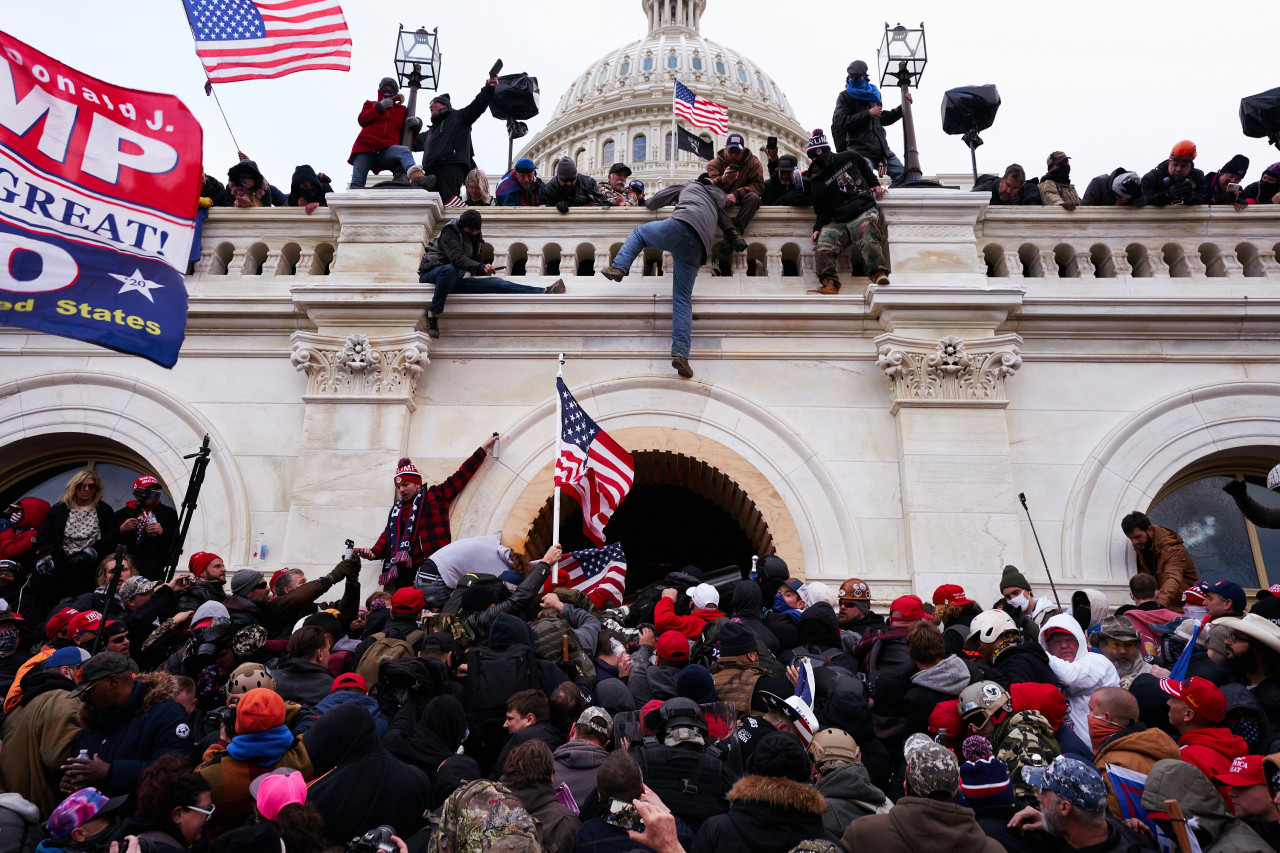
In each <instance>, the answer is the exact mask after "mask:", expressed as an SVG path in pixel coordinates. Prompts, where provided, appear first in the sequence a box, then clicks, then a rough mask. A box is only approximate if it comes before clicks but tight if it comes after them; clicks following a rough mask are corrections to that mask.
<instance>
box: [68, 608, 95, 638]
mask: <svg viewBox="0 0 1280 853" xmlns="http://www.w3.org/2000/svg"><path fill="white" fill-rule="evenodd" d="M101 623H102V614H101V613H99V612H98V611H96V610H86V611H84V612H83V613H77V614H76V615H75V617H74V618H72V620H71V622H70V623H68V625H67V636H68V637H70V638H71V639H73V640H74V639H75V638H76V637H78V636H80V635H81V634H83V633H85V632H86V631H96V630H98V626H99V625H100V624H101Z"/></svg>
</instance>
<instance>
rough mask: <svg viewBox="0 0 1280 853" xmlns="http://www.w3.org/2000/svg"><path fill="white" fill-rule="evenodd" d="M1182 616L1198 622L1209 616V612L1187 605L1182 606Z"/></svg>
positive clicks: (1197, 606) (1196, 606) (1193, 605)
mask: <svg viewBox="0 0 1280 853" xmlns="http://www.w3.org/2000/svg"><path fill="white" fill-rule="evenodd" d="M1182 615H1183V616H1189V617H1191V618H1192V619H1194V620H1196V621H1197V622H1199V621H1201V620H1202V619H1204V617H1206V616H1208V615H1209V611H1208V610H1205V609H1204V608H1203V607H1200V606H1199V605H1195V604H1187V605H1184V606H1183V608H1182Z"/></svg>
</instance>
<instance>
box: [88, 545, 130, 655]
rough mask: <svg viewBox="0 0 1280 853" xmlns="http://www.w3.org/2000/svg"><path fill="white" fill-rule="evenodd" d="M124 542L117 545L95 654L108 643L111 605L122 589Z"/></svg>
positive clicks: (95, 645) (96, 639) (94, 641)
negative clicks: (121, 575)
mask: <svg viewBox="0 0 1280 853" xmlns="http://www.w3.org/2000/svg"><path fill="white" fill-rule="evenodd" d="M124 552H125V548H124V543H123V542H121V543H120V544H119V545H117V546H116V564H115V566H114V567H112V569H111V579H110V580H109V581H108V582H107V594H106V597H105V598H104V599H103V602H102V621H101V622H100V623H99V625H98V636H96V637H94V639H93V652H92V653H93V654H95V655H96V654H97V653H98V652H100V651H102V650H103V649H104V648H106V645H107V622H108V621H110V619H111V605H112V604H113V603H114V602H115V600H116V592H117V590H119V589H120V570H121V569H122V568H123V566H124ZM122 615H123V614H122Z"/></svg>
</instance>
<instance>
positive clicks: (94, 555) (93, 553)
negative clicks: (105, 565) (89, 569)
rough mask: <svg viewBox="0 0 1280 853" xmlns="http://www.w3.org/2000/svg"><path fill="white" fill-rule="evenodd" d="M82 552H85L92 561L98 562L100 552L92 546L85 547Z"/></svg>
mask: <svg viewBox="0 0 1280 853" xmlns="http://www.w3.org/2000/svg"><path fill="white" fill-rule="evenodd" d="M80 553H81V554H84V555H85V557H87V558H88V559H89V561H90V562H93V563H96V562H98V552H97V551H95V550H93V549H92V548H85V549H84V550H83V551H81V552H80Z"/></svg>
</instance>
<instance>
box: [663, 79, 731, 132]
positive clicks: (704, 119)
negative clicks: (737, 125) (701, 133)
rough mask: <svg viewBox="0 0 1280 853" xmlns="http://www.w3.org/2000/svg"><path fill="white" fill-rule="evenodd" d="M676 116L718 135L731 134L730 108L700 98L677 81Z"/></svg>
mask: <svg viewBox="0 0 1280 853" xmlns="http://www.w3.org/2000/svg"><path fill="white" fill-rule="evenodd" d="M675 110H676V115H677V116H679V117H680V118H682V119H684V120H685V121H687V122H689V124H692V125H695V126H696V127H705V128H707V130H713V131H715V132H716V133H720V134H724V133H728V132H729V108H728V107H726V106H725V105H724V104H717V103H716V102H715V101H708V100H707V99H706V98H699V97H698V96H697V95H695V94H694V93H693V90H692V89H690V88H689V87H688V86H686V85H684V84H683V83H681V82H680V81H679V80H677V81H676V97H675Z"/></svg>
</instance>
